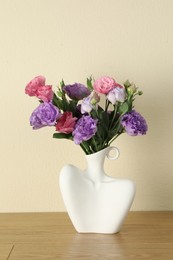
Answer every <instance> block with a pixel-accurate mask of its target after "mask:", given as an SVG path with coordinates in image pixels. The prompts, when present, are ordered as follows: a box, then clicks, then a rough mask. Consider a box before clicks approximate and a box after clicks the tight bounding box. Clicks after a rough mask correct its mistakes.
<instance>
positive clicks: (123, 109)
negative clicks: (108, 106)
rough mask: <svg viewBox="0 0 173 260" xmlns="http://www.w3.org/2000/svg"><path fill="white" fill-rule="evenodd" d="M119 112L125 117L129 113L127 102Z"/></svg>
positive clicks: (121, 106)
mask: <svg viewBox="0 0 173 260" xmlns="http://www.w3.org/2000/svg"><path fill="white" fill-rule="evenodd" d="M118 111H119V112H120V114H122V115H124V114H125V113H127V112H128V111H129V105H128V103H127V102H124V103H122V104H121V105H120V106H119V107H118Z"/></svg>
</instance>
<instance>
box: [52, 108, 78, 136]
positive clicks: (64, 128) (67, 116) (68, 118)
mask: <svg viewBox="0 0 173 260" xmlns="http://www.w3.org/2000/svg"><path fill="white" fill-rule="evenodd" d="M76 120H77V117H73V114H72V112H64V114H63V115H62V116H61V117H60V118H59V120H58V122H57V124H56V130H57V131H58V132H60V133H64V134H69V133H71V132H73V130H74V126H75V124H76Z"/></svg>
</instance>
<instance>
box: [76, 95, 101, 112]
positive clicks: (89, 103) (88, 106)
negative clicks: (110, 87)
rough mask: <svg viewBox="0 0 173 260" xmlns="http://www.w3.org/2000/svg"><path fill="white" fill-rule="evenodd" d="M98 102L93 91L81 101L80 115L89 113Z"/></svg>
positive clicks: (97, 97)
mask: <svg viewBox="0 0 173 260" xmlns="http://www.w3.org/2000/svg"><path fill="white" fill-rule="evenodd" d="M99 101H100V97H99V95H98V94H97V93H96V92H95V91H93V92H92V93H91V94H90V95H89V96H88V97H86V98H84V99H83V101H82V104H81V113H82V114H85V113H90V112H91V111H92V109H93V108H95V106H96V104H97V103H98V102H99Z"/></svg>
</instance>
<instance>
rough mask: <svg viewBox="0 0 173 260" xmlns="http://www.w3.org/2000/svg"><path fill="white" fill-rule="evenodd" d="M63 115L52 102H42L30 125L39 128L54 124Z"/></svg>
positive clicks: (31, 118)
mask: <svg viewBox="0 0 173 260" xmlns="http://www.w3.org/2000/svg"><path fill="white" fill-rule="evenodd" d="M60 116H61V113H60V111H59V109H58V108H57V107H55V106H54V105H53V104H52V103H51V102H49V103H48V102H45V103H41V104H40V105H39V106H38V107H37V108H36V109H35V110H34V111H33V113H32V115H31V117H30V125H31V126H32V127H33V129H39V128H41V127H44V126H54V125H55V123H56V120H57V119H58V118H59V117H60Z"/></svg>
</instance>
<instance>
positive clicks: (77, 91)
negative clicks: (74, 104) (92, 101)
mask: <svg viewBox="0 0 173 260" xmlns="http://www.w3.org/2000/svg"><path fill="white" fill-rule="evenodd" d="M63 90H64V91H65V92H66V94H67V95H68V96H69V97H70V98H71V99H74V100H81V99H83V98H84V97H87V96H89V94H90V91H89V89H88V88H87V87H85V86H84V85H83V84H80V83H75V84H73V85H66V86H64V87H63Z"/></svg>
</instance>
